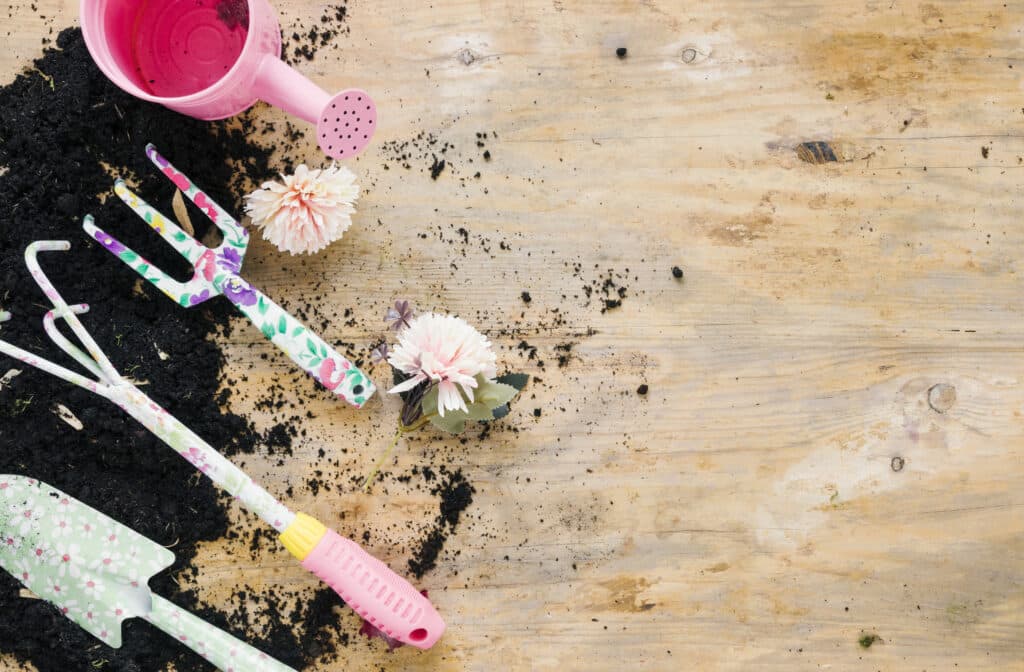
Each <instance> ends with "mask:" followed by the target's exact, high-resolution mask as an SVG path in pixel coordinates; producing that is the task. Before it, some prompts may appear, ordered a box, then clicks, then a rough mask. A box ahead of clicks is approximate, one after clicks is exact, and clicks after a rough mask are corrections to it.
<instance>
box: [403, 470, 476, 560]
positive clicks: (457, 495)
mask: <svg viewBox="0 0 1024 672" xmlns="http://www.w3.org/2000/svg"><path fill="white" fill-rule="evenodd" d="M445 472H447V469H444V470H443V471H442V475H443V476H444V480H443V481H441V483H440V484H439V485H436V486H434V487H433V488H432V489H431V491H430V492H431V494H433V495H438V496H440V498H441V501H440V503H439V504H438V513H437V518H436V519H435V520H434V524H433V526H432V527H431V528H430V529H429V530H428V531H427V534H426V536H425V537H424V538H423V539H422V540H420V542H419V545H418V546H417V547H416V550H415V551H414V553H413V558H412V559H411V560H409V571H410V572H412V573H413V575H414V576H415V577H416V578H417V579H419V578H422V577H423V575H424V574H426V573H427V572H429V571H430V570H431V569H433V568H434V566H435V565H436V564H437V556H438V555H440V553H441V551H442V550H443V549H444V544H445V541H447V540H448V536H449V535H451V534H454V533H455V529H456V527H458V525H459V517H460V516H461V515H462V512H463V511H465V510H466V509H467V508H468V507H469V505H470V504H472V503H473V493H474V492H476V490H474V488H473V486H472V485H470V484H469V482H468V481H467V480H466V478H465V476H463V475H462V470H458V471H455V472H452V473H450V474H449V473H445ZM423 477H424V479H425V480H427V481H430V480H433V478H434V472H433V471H429V472H428V471H427V470H424V472H423Z"/></svg>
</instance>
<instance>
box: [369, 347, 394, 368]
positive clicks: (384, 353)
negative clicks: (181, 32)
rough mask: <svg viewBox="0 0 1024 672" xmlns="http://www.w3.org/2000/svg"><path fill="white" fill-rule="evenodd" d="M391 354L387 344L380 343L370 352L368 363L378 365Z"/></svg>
mask: <svg viewBox="0 0 1024 672" xmlns="http://www.w3.org/2000/svg"><path fill="white" fill-rule="evenodd" d="M390 354H391V347H390V346H389V345H388V344H387V343H381V344H380V345H378V346H377V347H376V348H374V349H373V350H371V351H370V361H371V362H373V363H374V364H380V363H381V362H383V361H384V360H386V359H387V358H388V355H390Z"/></svg>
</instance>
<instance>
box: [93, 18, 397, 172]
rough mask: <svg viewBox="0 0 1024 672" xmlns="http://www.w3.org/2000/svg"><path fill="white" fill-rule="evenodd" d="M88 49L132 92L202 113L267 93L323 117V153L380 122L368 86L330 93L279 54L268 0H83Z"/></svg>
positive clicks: (349, 145) (220, 113) (341, 152)
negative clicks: (292, 66)
mask: <svg viewBox="0 0 1024 672" xmlns="http://www.w3.org/2000/svg"><path fill="white" fill-rule="evenodd" d="M81 23H82V33H83V34H84V35H85V43H86V45H87V46H88V47H89V53H90V54H92V57H93V59H94V60H95V61H96V64H97V65H98V66H99V68H100V70H102V71H103V73H104V74H105V75H106V76H107V77H109V78H110V80H111V81H112V82H114V84H116V85H117V86H118V87H120V88H121V89H123V90H125V91H127V92H128V93H130V94H131V95H133V96H135V97H137V98H141V99H143V100H148V101H150V102H153V103H160V104H161V105H164V106H165V107H169V108H170V109H172V110H175V111H177V112H181V113H182V114H187V115H189V116H191V117H196V118H198V119H208V120H212V119H223V118H225V117H230V116H233V115H235V114H238V113H239V112H241V111H243V110H245V109H246V108H248V107H249V106H251V105H252V104H253V103H255V102H256V101H257V100H263V101H266V102H268V103H270V104H271V105H274V106H276V107H279V108H281V109H282V110H284V111H285V112H288V113H289V114H293V115H295V116H297V117H300V118H302V119H305V120H306V121H308V122H310V123H312V124H315V125H316V138H317V142H318V143H319V145H320V148H321V149H322V150H323V151H324V153H325V154H327V155H328V156H330V157H331V158H334V159H345V158H349V157H352V156H355V155H356V154H359V153H360V152H361V151H362V150H363V149H365V148H366V145H367V144H369V142H370V138H371V137H373V131H374V129H375V128H376V125H377V106H376V105H375V104H374V102H373V100H372V99H371V98H370V96H369V95H368V94H367V93H366V92H365V91H363V90H361V89H346V90H344V91H342V92H341V93H339V94H337V95H335V96H331V95H330V94H328V93H327V92H326V91H324V90H323V89H321V88H320V87H319V86H317V85H316V84H314V83H313V82H311V81H309V80H308V79H306V78H305V77H304V76H302V75H301V74H300V73H299V72H298V71H296V70H294V69H292V68H291V67H290V66H288V65H286V64H285V63H284V62H283V61H282V60H281V27H280V25H279V24H278V21H277V15H276V13H275V12H274V9H273V8H272V7H271V6H270V4H269V3H268V2H267V0H82V4H81Z"/></svg>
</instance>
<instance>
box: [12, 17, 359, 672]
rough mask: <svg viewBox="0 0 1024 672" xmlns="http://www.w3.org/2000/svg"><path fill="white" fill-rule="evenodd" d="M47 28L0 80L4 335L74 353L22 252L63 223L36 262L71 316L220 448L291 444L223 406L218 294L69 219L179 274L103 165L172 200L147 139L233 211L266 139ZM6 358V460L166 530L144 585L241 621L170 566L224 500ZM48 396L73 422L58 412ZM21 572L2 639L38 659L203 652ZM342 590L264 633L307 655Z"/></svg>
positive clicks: (275, 645)
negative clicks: (52, 335)
mask: <svg viewBox="0 0 1024 672" xmlns="http://www.w3.org/2000/svg"><path fill="white" fill-rule="evenodd" d="M56 44H57V47H58V48H57V49H54V50H49V51H47V52H46V53H45V55H44V56H43V57H42V58H40V59H38V60H37V61H35V63H34V68H33V69H29V70H26V72H25V73H24V74H22V75H19V76H18V77H17V78H16V79H15V80H14V82H12V83H10V84H8V85H7V86H4V87H2V88H0V305H2V306H3V308H4V309H7V310H10V311H11V312H12V313H13V315H14V318H13V319H12V320H11V321H10V322H7V323H4V324H2V325H0V338H3V339H5V340H8V341H10V342H12V343H15V344H17V345H19V346H21V347H23V348H25V349H27V350H30V351H32V352H34V353H37V354H40V355H42V356H44V357H47V358H50V359H53V360H55V361H58V362H60V363H63V364H65V365H67V366H69V368H75V365H74V364H73V363H72V362H71V361H70V359H69V358H68V357H67V356H66V355H64V353H62V352H61V351H59V350H58V349H57V348H56V347H55V346H53V345H52V344H51V342H50V341H49V340H48V339H47V338H46V336H45V334H44V332H43V329H42V322H41V320H42V316H43V313H44V312H45V311H46V310H47V307H48V306H47V305H46V304H47V302H46V299H45V297H44V296H43V294H42V293H41V291H40V290H39V288H38V287H37V286H36V284H35V283H34V282H33V280H32V278H31V276H30V275H29V273H28V270H27V269H26V268H25V263H24V260H23V253H24V250H25V247H26V246H27V245H28V244H29V243H30V242H32V241H34V240H45V239H57V240H68V241H70V242H71V250H70V251H68V252H54V253H45V254H43V255H41V257H40V259H41V263H42V265H43V268H44V269H45V271H46V272H47V274H48V275H49V277H50V279H51V280H52V281H53V283H54V284H55V285H56V287H57V288H58V290H59V291H60V292H61V293H62V294H63V296H64V298H65V299H66V300H67V301H69V302H70V303H78V302H87V303H89V304H90V306H91V310H90V312H89V313H88V314H87V315H84V316H83V317H82V321H83V322H84V323H85V325H86V328H87V329H89V331H90V332H91V333H92V335H93V337H94V338H95V339H96V341H97V342H98V343H99V344H100V345H101V347H102V348H103V349H104V351H105V352H106V354H107V355H108V356H109V357H110V359H111V360H112V361H113V363H114V365H115V367H117V368H118V370H119V371H121V372H122V373H123V374H124V375H126V376H130V377H132V378H133V379H135V380H137V381H144V382H145V386H144V387H143V389H144V390H145V391H146V393H147V394H149V395H150V396H152V397H153V398H154V399H155V400H156V401H157V402H158V403H160V404H162V405H164V406H165V407H166V408H167V409H168V410H169V411H170V412H171V413H172V414H174V415H175V416H177V417H179V418H182V419H184V420H186V422H187V423H188V425H189V426H190V427H191V428H192V429H193V430H195V431H196V432H197V433H198V434H199V435H201V436H202V437H204V438H205V439H206V440H208V441H209V442H210V443H211V444H212V445H213V446H215V447H217V448H218V449H220V450H222V451H223V452H224V453H226V454H229V455H230V454H237V453H248V452H253V451H254V450H256V449H257V448H258V449H259V450H261V451H264V452H266V451H268V450H270V451H273V450H287V448H288V447H289V445H290V438H289V434H288V433H287V432H283V431H279V430H271V432H269V433H270V434H272V436H268V437H266V439H268V440H265V437H262V436H260V435H259V434H258V433H257V432H256V431H255V430H254V428H253V427H252V425H251V424H250V423H248V422H247V421H246V420H245V419H244V418H242V417H239V416H237V415H232V414H230V413H224V412H222V411H221V410H219V408H218V399H220V400H221V401H222V400H223V397H224V393H223V392H222V393H221V394H219V395H218V386H219V375H220V368H221V363H222V356H221V353H220V351H219V350H218V348H217V346H216V345H215V343H214V342H213V341H212V340H211V338H210V337H211V335H212V334H213V333H214V332H216V331H218V330H229V329H230V325H229V322H228V316H229V314H231V310H230V309H231V307H230V305H229V304H228V303H227V302H224V301H216V300H215V301H211V302H209V303H207V304H204V305H203V306H201V307H199V308H193V309H189V310H186V309H182V308H179V307H176V306H174V305H173V304H172V303H171V302H170V301H169V300H168V299H167V298H166V297H164V296H163V295H162V294H160V293H159V292H158V291H156V290H155V289H154V288H152V287H151V286H150V285H148V284H147V283H143V282H142V281H140V279H139V278H138V277H137V276H136V275H135V274H134V273H133V272H132V271H130V270H129V269H128V268H127V267H126V266H125V265H124V264H122V263H120V262H119V261H117V260H116V259H113V258H112V257H111V256H110V255H109V253H107V252H106V251H104V250H103V249H102V248H100V246H99V245H97V244H94V243H93V242H91V241H90V239H89V238H88V237H87V236H86V234H85V233H84V232H83V231H82V229H81V224H80V222H81V217H82V215H84V214H86V213H91V214H93V215H94V216H95V217H96V220H97V223H98V224H99V225H100V226H102V227H104V228H107V229H108V230H110V231H111V233H113V234H114V235H116V236H117V237H119V238H120V239H121V240H123V241H124V242H126V243H127V244H128V245H130V246H132V247H134V248H135V249H137V250H138V251H140V252H142V253H143V254H145V255H147V256H149V257H150V258H151V259H152V261H153V262H154V263H155V264H156V265H157V266H159V267H161V268H164V269H165V270H167V271H168V272H171V273H172V274H174V275H176V276H177V277H179V278H185V277H188V275H189V274H190V270H191V269H190V268H189V267H188V265H187V264H186V263H185V262H184V260H183V259H181V258H180V257H178V256H177V255H176V253H174V252H173V251H172V250H171V249H170V248H169V247H167V246H166V245H164V244H163V243H162V242H161V241H160V240H159V239H158V238H157V236H155V235H154V234H153V233H152V232H151V231H150V230H149V229H148V228H147V227H146V226H142V225H140V222H139V220H137V218H136V217H135V215H134V214H132V213H131V212H130V211H129V210H128V209H127V208H126V207H125V206H124V205H122V204H121V202H120V201H119V199H117V198H115V197H112V196H110V195H111V192H112V186H113V176H114V175H123V176H126V177H127V178H129V180H130V181H131V182H132V183H133V184H134V185H135V186H136V187H137V189H138V191H139V192H140V193H141V194H144V195H145V197H146V198H147V199H149V200H150V201H151V202H153V203H154V205H156V206H157V207H159V208H160V209H162V210H163V211H164V212H168V213H169V212H171V211H172V208H171V206H170V198H171V196H172V195H173V187H172V186H171V185H170V183H169V182H168V181H167V180H166V179H165V178H164V177H163V176H161V175H160V174H159V173H158V172H157V171H156V170H155V169H154V168H153V167H152V165H151V164H149V162H148V160H147V159H146V157H145V154H144V152H143V148H144V146H145V144H146V143H147V142H153V143H155V144H156V146H157V147H158V148H159V149H160V150H161V152H162V153H163V154H164V155H165V156H167V157H168V158H169V159H170V160H172V161H173V162H175V163H176V164H177V165H178V166H180V167H182V168H184V169H186V172H187V173H188V174H189V175H190V176H191V177H193V178H194V179H195V180H196V181H197V183H198V184H200V185H202V187H203V188H204V189H205V190H207V191H208V192H209V193H210V194H211V196H212V197H213V198H214V199H216V200H217V201H218V202H220V203H221V204H222V205H224V206H226V207H228V208H229V209H234V210H235V211H238V210H239V202H238V197H239V195H240V194H242V193H245V191H246V186H247V183H248V182H250V181H259V180H262V179H266V178H270V177H272V176H273V175H274V174H275V172H276V170H275V168H277V166H273V167H272V165H271V160H270V158H271V149H269V148H266V147H262V146H260V145H257V144H253V143H251V142H249V141H248V140H247V133H248V132H249V131H250V130H251V129H250V128H249V126H250V125H251V122H250V120H249V118H248V117H245V116H243V117H241V119H235V120H233V121H230V122H217V123H207V122H203V121H197V120H193V119H190V118H187V117H183V116H180V115H178V114H176V113H174V112H171V111H169V110H166V109H164V108H162V107H159V106H155V105H150V104H147V103H144V102H141V101H138V100H136V99H134V98H132V97H130V96H128V95H127V94H124V93H122V92H121V91H120V90H119V89H117V88H116V87H114V86H113V85H112V84H110V83H109V82H108V81H107V79H106V78H105V77H104V76H103V75H102V74H101V73H100V72H99V70H98V69H97V68H96V67H95V66H94V65H93V62H92V60H91V58H90V57H89V54H88V52H87V51H86V48H85V45H84V43H83V41H82V35H81V32H80V31H79V30H77V29H67V30H65V31H63V32H62V33H60V35H59V37H58V39H57V42H56ZM229 160H230V161H231V162H233V165H232V164H229V163H228V161H229ZM108 196H109V197H108ZM190 207H191V206H190ZM192 222H193V224H194V225H195V227H196V233H197V236H198V237H202V236H203V235H205V234H206V232H207V231H206V230H207V229H208V228H209V223H208V220H206V219H205V218H204V217H203V216H202V215H201V214H200V213H199V212H198V211H196V210H192ZM11 369H16V370H21V371H22V373H21V374H20V375H17V376H15V377H13V378H10V379H9V380H8V381H7V382H5V383H4V384H3V386H2V387H3V390H2V392H0V472H7V473H17V474H25V475H28V476H31V477H34V478H38V479H41V480H43V481H45V482H47V483H50V484H52V485H54V486H56V487H57V488H60V489H62V490H64V491H65V492H67V493H68V494H70V495H72V496H74V497H76V498H78V499H81V500H82V501H84V502H85V503H87V504H89V505H90V506H93V507H95V508H97V509H99V510H100V511H103V512H104V513H107V514H108V515H110V516H112V517H114V518H115V519H117V520H119V521H121V522H123V523H125V524H126V525H128V526H130V527H132V528H134V529H135V530H137V531H139V532H140V533H142V534H144V535H146V536H147V537H149V538H151V539H153V540H154V541H156V542H158V543H160V544H164V545H167V546H171V547H172V548H173V550H174V552H175V554H176V556H177V562H176V564H175V567H174V568H172V570H171V571H169V572H164V573H161V574H160V575H159V576H158V577H156V578H155V579H154V581H153V582H152V584H151V585H152V587H153V589H154V591H155V592H156V593H158V594H161V595H163V596H165V597H168V598H169V599H171V600H173V601H174V602H176V603H178V604H179V605H181V606H184V607H186V608H189V609H193V610H194V611H196V612H197V613H199V614H200V615H202V616H203V617H205V618H207V619H208V620H210V621H211V622H214V623H215V624H217V625H218V626H221V627H226V628H227V629H229V630H231V631H232V632H234V633H235V634H236V635H238V636H241V637H246V635H247V627H246V626H247V624H249V623H250V621H249V620H248V619H247V618H242V617H241V616H244V615H245V614H239V613H238V612H237V611H236V613H234V614H232V618H231V622H230V624H229V623H228V619H227V618H226V617H225V615H224V614H222V613H219V612H217V611H214V610H211V609H207V608H197V600H196V597H195V595H193V594H192V593H190V592H187V591H183V590H182V589H181V588H179V587H178V585H177V583H176V582H175V581H174V580H173V579H172V575H173V574H175V573H176V572H177V571H179V570H181V569H183V568H186V567H187V566H188V565H189V563H190V561H191V560H192V558H193V557H194V556H195V552H196V545H197V543H198V542H200V541H204V540H213V539H218V538H220V537H223V536H225V535H226V534H228V529H227V525H228V520H227V516H226V511H227V507H228V501H227V499H226V498H225V497H223V496H222V495H221V494H220V492H219V491H218V490H217V489H216V488H215V487H214V486H213V485H212V484H211V483H210V482H209V481H207V480H206V479H201V478H196V476H195V472H194V470H193V468H192V467H191V466H190V465H189V464H188V463H187V462H185V461H184V460H182V459H181V458H179V457H178V456H177V455H175V454H174V453H173V452H172V451H170V450H169V449H168V448H167V447H166V446H164V445H163V444H162V443H161V442H160V441H158V440H157V439H155V438H154V437H153V436H152V435H150V434H149V433H148V432H147V431H146V430H145V429H143V428H142V427H141V426H140V425H138V424H137V423H136V422H135V421H134V420H132V419H130V418H129V417H128V416H126V415H125V414H124V413H122V412H121V411H120V410H119V409H117V408H116V407H115V406H114V405H113V404H111V403H109V402H107V401H105V400H103V399H101V398H100V397H98V396H96V395H94V394H91V393H89V392H86V391H85V390H81V389H79V388H77V387H74V386H72V385H70V384H67V383H64V382H63V381H60V380H58V379H56V378H54V377H52V376H50V375H48V374H44V373H42V372H40V371H37V370H35V369H33V368H32V367H29V366H27V365H24V364H21V363H20V362H17V361H14V360H10V359H7V358H0V378H2V377H4V374H5V373H6V372H7V371H9V370H11ZM57 404H61V405H63V406H64V407H66V408H67V409H68V410H70V412H71V413H72V414H73V415H74V416H75V417H76V418H77V419H78V420H79V421H80V422H81V424H82V425H84V428H82V429H81V430H76V429H74V428H72V427H71V426H70V425H69V424H66V423H65V422H64V421H63V420H61V419H59V418H58V417H57V415H56V414H55V412H54V409H55V408H56V406H57ZM19 588H20V585H19V584H18V582H17V581H15V580H14V579H13V578H11V577H10V576H9V575H8V574H6V573H4V572H0V612H2V613H3V614H4V617H3V618H2V619H0V651H3V652H6V653H11V654H14V655H15V656H16V657H17V658H18V659H19V660H22V661H28V662H31V663H32V664H33V665H34V666H35V667H36V668H37V669H39V670H40V672H64V671H66V670H87V669H108V670H118V671H120V670H141V671H145V672H152V671H154V670H160V669H163V668H164V667H166V665H167V664H168V663H169V662H173V664H174V666H175V669H177V670H179V671H180V672H188V671H194V670H209V669H212V668H211V667H210V665H209V664H207V663H205V662H204V661H202V660H201V659H200V658H199V657H198V656H196V655H194V654H192V653H191V652H190V651H189V650H187V649H186V648H184V647H183V646H181V645H179V644H176V643H174V642H173V641H172V640H171V639H170V638H169V637H167V636H166V635H164V634H163V633H160V632H158V631H156V630H155V629H153V628H152V627H151V626H149V625H147V624H146V623H144V622H141V621H139V620H138V619H135V620H132V621H128V622H126V624H125V638H124V642H125V643H124V646H123V647H122V648H121V649H119V650H114V649H109V648H107V647H102V646H98V644H97V642H96V640H94V639H93V638H92V637H90V636H89V635H88V634H86V633H85V631H83V630H81V629H80V628H78V626H76V625H74V624H73V623H72V622H70V621H68V620H67V619H65V618H64V617H62V616H61V615H59V614H58V612H57V611H56V610H55V609H54V608H53V607H51V606H50V605H48V604H46V603H44V602H42V601H38V600H29V599H24V598H21V597H19ZM340 603H341V601H340V599H339V598H337V597H336V596H335V595H334V593H333V592H331V591H330V590H328V589H324V590H322V591H320V592H319V593H318V594H317V595H316V597H315V598H314V599H312V600H311V601H309V602H307V603H306V604H305V605H304V606H303V607H302V608H300V609H299V610H295V611H293V612H287V613H285V614H283V615H282V616H281V617H280V618H277V619H272V623H271V624H270V625H268V626H266V627H265V628H263V630H262V635H263V636H262V637H261V639H260V645H261V647H263V648H264V649H265V650H266V651H267V653H269V654H271V655H273V656H275V657H277V658H279V659H280V660H282V661H284V662H286V663H287V664H289V665H292V666H295V667H303V666H305V665H306V664H308V663H309V662H310V660H312V659H313V658H315V657H316V656H318V655H320V654H323V653H324V652H325V651H329V647H330V646H331V643H330V642H331V639H330V638H329V637H326V636H324V635H323V633H324V632H327V631H328V630H329V629H330V628H332V627H336V622H337V617H336V616H334V615H332V611H333V609H334V607H335V606H337V605H339V604H340ZM293 630H295V631H296V632H295V633H293ZM296 633H297V634H296ZM103 661H105V662H103Z"/></svg>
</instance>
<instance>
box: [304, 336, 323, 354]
mask: <svg viewBox="0 0 1024 672" xmlns="http://www.w3.org/2000/svg"><path fill="white" fill-rule="evenodd" d="M306 349H307V350H309V352H310V353H311V354H312V355H313V356H314V357H319V356H320V354H319V353H318V352H317V351H316V346H315V345H313V341H312V339H309V338H307V339H306Z"/></svg>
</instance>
